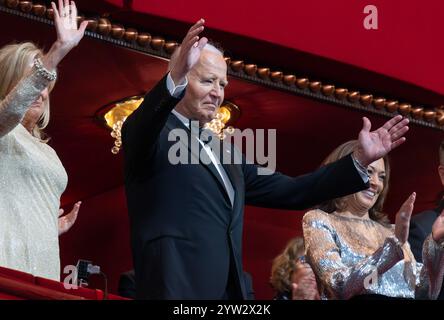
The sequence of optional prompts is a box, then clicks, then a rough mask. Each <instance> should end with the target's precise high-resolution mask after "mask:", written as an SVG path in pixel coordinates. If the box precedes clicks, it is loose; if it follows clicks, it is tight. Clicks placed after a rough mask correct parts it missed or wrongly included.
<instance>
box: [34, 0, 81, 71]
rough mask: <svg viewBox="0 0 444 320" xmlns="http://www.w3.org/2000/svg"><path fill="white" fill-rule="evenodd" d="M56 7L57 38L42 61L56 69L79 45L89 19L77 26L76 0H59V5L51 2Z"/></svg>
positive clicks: (48, 66) (47, 66) (51, 68)
mask: <svg viewBox="0 0 444 320" xmlns="http://www.w3.org/2000/svg"><path fill="white" fill-rule="evenodd" d="M51 6H52V8H53V9H54V25H55V28H56V32H57V40H56V42H54V44H53V45H52V47H51V49H50V50H49V51H48V53H47V54H46V55H45V56H44V57H43V58H42V63H43V65H44V66H45V68H46V69H48V70H51V71H52V70H55V69H56V68H57V65H58V64H59V63H60V61H62V59H63V58H64V57H65V56H66V55H67V54H68V53H69V52H70V51H71V49H72V48H74V47H75V46H77V45H78V44H79V42H80V40H81V39H82V38H83V35H84V34H85V29H86V26H87V25H88V22H87V21H83V22H82V23H81V25H80V27H77V7H76V4H75V3H74V1H71V4H70V3H69V0H59V7H58V8H57V6H56V5H55V3H54V2H51Z"/></svg>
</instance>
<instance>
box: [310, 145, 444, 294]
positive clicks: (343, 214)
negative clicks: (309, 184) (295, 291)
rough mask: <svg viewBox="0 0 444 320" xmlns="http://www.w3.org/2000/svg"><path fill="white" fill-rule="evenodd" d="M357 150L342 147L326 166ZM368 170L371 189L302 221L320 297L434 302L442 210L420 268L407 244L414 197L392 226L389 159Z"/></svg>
mask: <svg viewBox="0 0 444 320" xmlns="http://www.w3.org/2000/svg"><path fill="white" fill-rule="evenodd" d="M356 145H357V141H349V142H347V143H344V144H343V145H341V146H339V147H338V148H337V149H336V150H334V151H333V152H332V153H331V154H330V155H329V156H328V157H327V159H326V160H325V161H324V163H323V164H324V165H327V164H328V163H331V162H334V161H336V160H338V159H341V158H343V157H345V156H347V155H348V154H350V153H351V152H353V150H354V149H355V148H356ZM367 170H368V175H369V179H370V186H369V188H368V189H367V190H363V191H361V192H357V193H355V194H352V195H349V196H346V197H343V198H340V199H335V200H332V201H329V202H327V203H324V205H322V206H321V207H320V208H319V209H316V210H312V211H309V212H307V213H306V214H305V216H304V218H303V231H304V241H305V249H306V257H307V259H308V261H309V263H310V265H311V266H312V268H313V270H314V272H315V274H316V277H317V279H318V284H319V285H320V290H321V295H322V297H323V298H327V299H350V298H364V299H393V298H401V299H415V298H416V299H436V298H437V295H438V293H439V291H440V288H441V283H442V276H443V273H444V211H443V213H441V216H440V217H438V219H437V220H436V221H435V223H434V225H433V228H432V233H431V234H430V235H429V236H428V237H427V239H426V241H425V242H424V245H423V250H422V253H423V261H424V264H422V263H417V262H416V261H415V257H414V256H413V254H412V251H411V249H410V246H409V243H408V242H407V239H408V235H409V224H410V217H411V214H412V210H413V204H414V202H415V198H416V194H415V193H412V194H411V195H410V197H409V198H408V199H407V200H406V201H405V202H404V204H403V205H402V206H401V208H400V210H399V211H398V213H397V215H396V221H395V224H394V225H391V224H390V223H389V220H388V218H387V216H386V215H385V214H383V213H382V208H383V204H384V200H385V198H386V195H387V191H388V186H389V179H390V166H389V162H388V160H387V157H384V158H381V159H379V160H376V161H374V162H373V163H371V164H370V165H369V166H368V168H367Z"/></svg>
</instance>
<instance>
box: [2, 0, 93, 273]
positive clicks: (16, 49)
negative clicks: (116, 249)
mask: <svg viewBox="0 0 444 320" xmlns="http://www.w3.org/2000/svg"><path fill="white" fill-rule="evenodd" d="M52 6H53V9H54V16H55V18H54V24H55V26H56V31H57V40H56V42H55V43H54V44H53V45H52V47H51V49H50V50H49V52H48V53H46V54H43V52H42V51H41V50H40V49H38V48H37V47H36V46H35V45H34V44H32V43H30V42H27V43H22V44H13V45H7V46H5V47H3V48H2V49H0V75H1V77H0V177H1V178H0V221H1V223H0V266H2V267H7V268H12V269H16V270H20V271H24V272H27V273H31V274H33V275H36V276H40V277H45V278H49V279H53V280H57V281H59V280H60V258H59V243H58V241H59V240H58V237H59V235H60V234H62V233H64V232H66V231H68V229H69V228H70V227H71V226H72V224H73V223H74V221H75V219H76V217H77V213H78V210H79V207H80V202H77V203H76V204H75V205H74V208H73V210H72V211H71V212H70V213H68V214H67V215H65V216H63V217H59V216H60V215H61V214H63V210H61V209H59V207H60V196H61V194H62V193H63V191H64V190H65V187H66V184H67V175H66V171H65V169H64V167H63V165H62V164H61V162H60V159H59V158H58V156H57V154H56V152H55V151H54V150H53V149H52V148H51V147H50V146H49V145H48V144H47V141H48V139H46V137H45V136H44V133H43V129H44V128H45V127H46V125H47V124H48V121H49V97H48V95H49V92H50V91H51V89H52V88H53V86H54V82H55V78H56V71H55V70H56V67H57V65H58V64H59V62H60V61H61V60H62V59H63V58H64V57H65V56H66V55H67V54H68V52H69V51H71V49H72V48H74V47H75V46H76V45H77V44H78V43H79V41H80V40H81V39H82V37H83V34H84V31H85V28H86V23H82V24H81V25H80V27H79V28H78V27H77V20H76V17H77V9H76V7H75V4H74V2H71V4H69V1H67V0H65V2H64V3H63V2H62V0H59V8H58V9H57V7H56V6H55V4H54V3H52Z"/></svg>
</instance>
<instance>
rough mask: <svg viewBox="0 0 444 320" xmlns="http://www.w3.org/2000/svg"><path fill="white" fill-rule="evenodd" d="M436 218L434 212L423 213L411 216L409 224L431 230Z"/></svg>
mask: <svg viewBox="0 0 444 320" xmlns="http://www.w3.org/2000/svg"><path fill="white" fill-rule="evenodd" d="M437 217H438V215H437V213H436V211H434V210H427V211H423V212H420V213H418V214H415V215H413V216H412V219H411V224H416V225H418V226H420V227H422V228H423V229H430V230H431V228H432V225H433V222H435V220H436V218H437Z"/></svg>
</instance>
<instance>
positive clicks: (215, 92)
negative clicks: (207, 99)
mask: <svg viewBox="0 0 444 320" xmlns="http://www.w3.org/2000/svg"><path fill="white" fill-rule="evenodd" d="M211 94H212V95H213V96H215V97H217V98H220V97H221V95H222V88H221V87H220V85H218V84H215V85H214V86H213V89H212V90H211Z"/></svg>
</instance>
